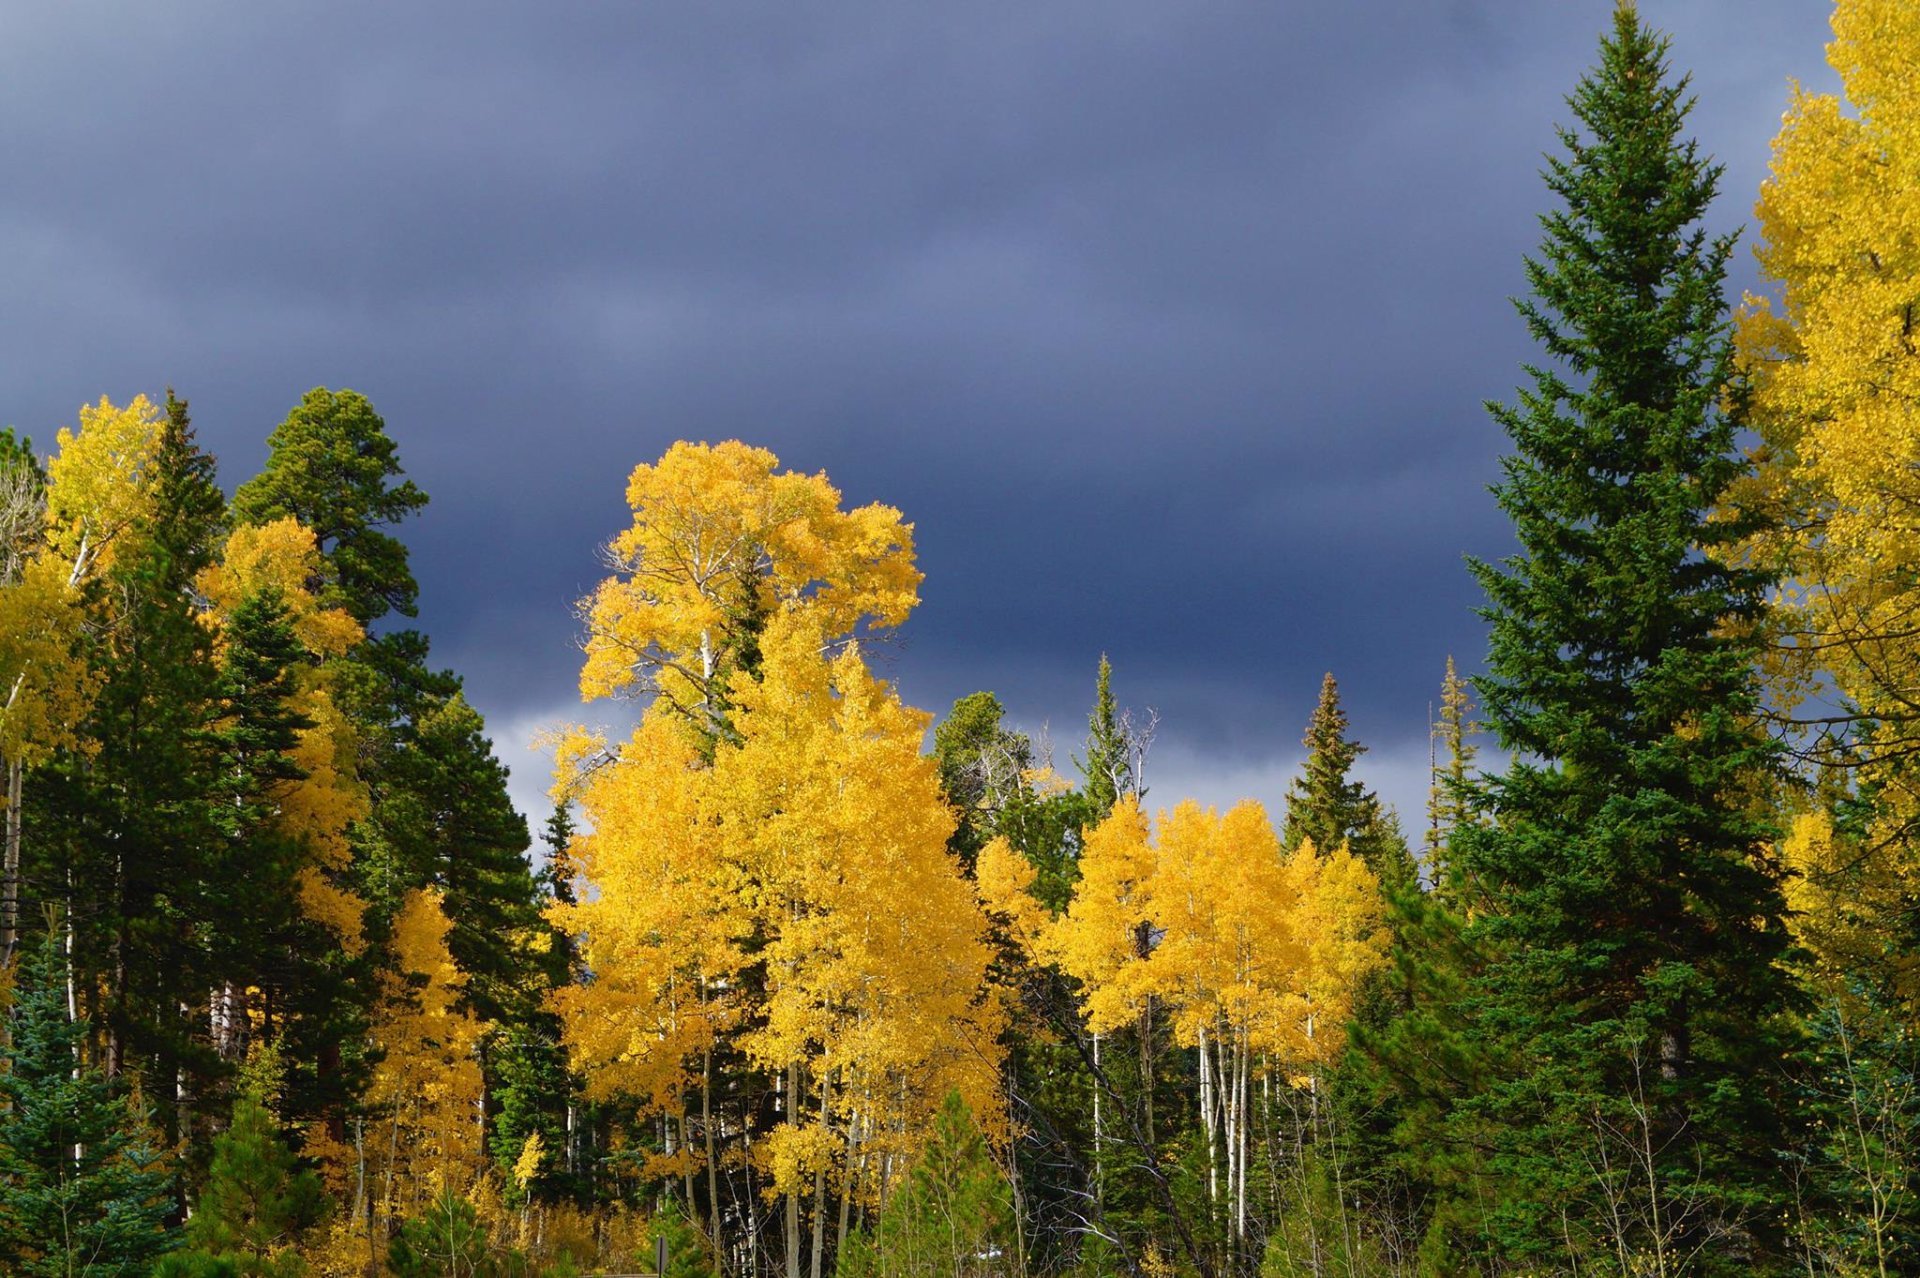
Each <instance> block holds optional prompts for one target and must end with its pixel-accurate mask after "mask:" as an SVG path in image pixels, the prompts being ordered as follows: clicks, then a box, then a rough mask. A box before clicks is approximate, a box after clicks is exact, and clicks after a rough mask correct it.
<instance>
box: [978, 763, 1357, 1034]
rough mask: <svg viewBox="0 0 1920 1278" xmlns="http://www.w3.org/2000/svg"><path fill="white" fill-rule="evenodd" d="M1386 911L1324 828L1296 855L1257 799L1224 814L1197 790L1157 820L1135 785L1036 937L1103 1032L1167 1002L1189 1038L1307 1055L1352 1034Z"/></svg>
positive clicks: (1095, 835) (1095, 833) (1090, 844)
mask: <svg viewBox="0 0 1920 1278" xmlns="http://www.w3.org/2000/svg"><path fill="white" fill-rule="evenodd" d="M1156 834H1157V837H1156ZM996 873H998V872H996ZM995 908H996V910H997V912H999V913H1001V914H1002V915H1003V916H1004V915H1006V914H1008V912H1009V907H1008V906H1007V905H1005V904H1001V905H998V906H996V907H995ZM1383 913H1384V908H1383V904H1382V900H1381V897H1380V892H1379V884H1378V883H1377V882H1376V880H1375V879H1374V876H1373V874H1372V872H1371V871H1370V870H1368V869H1367V867H1366V864H1365V862H1364V861H1362V860H1361V859H1360V858H1359V857H1356V856H1354V855H1353V854H1352V853H1351V852H1349V851H1348V850H1347V849H1346V848H1345V847H1344V846H1343V847H1340V848H1336V849H1334V850H1333V851H1331V852H1329V853H1324V854H1323V853H1321V852H1319V851H1318V850H1317V849H1315V848H1314V846H1313V844H1312V842H1311V841H1306V842H1303V843H1302V844H1301V845H1300V847H1298V848H1297V849H1295V850H1294V851H1293V852H1291V853H1284V852H1282V850H1281V848H1280V841H1279V839H1278V837H1277V836H1276V835H1275V833H1274V830H1273V826H1272V823H1271V822H1269V821H1268V819H1267V815H1266V812H1265V811H1264V810H1263V809H1262V808H1261V807H1260V805H1259V804H1257V803H1252V802H1245V803H1241V804H1238V805H1236V806H1235V807H1234V808H1232V809H1230V810H1229V811H1228V812H1227V813H1226V814H1225V815H1224V816H1223V815H1221V814H1219V813H1218V812H1216V811H1215V810H1214V809H1212V808H1205V809H1203V808H1201V807H1200V806H1199V805H1198V804H1195V803H1192V802H1185V803H1182V804H1180V805H1179V806H1178V807H1176V808H1175V809H1174V810H1173V811H1172V812H1171V813H1166V812H1163V813H1161V814H1160V817H1159V821H1158V830H1157V832H1156V831H1155V830H1154V829H1152V828H1151V827H1150V826H1149V823H1148V821H1147V819H1146V817H1145V815H1144V814H1143V813H1142V812H1141V810H1140V807H1139V804H1138V801H1137V800H1134V799H1131V798H1127V799H1123V800H1122V801H1121V802H1120V803H1119V804H1118V805H1116V806H1115V808H1114V810H1113V812H1112V813H1111V814H1110V815H1109V816H1108V817H1107V819H1106V820H1105V821H1103V822H1102V823H1101V824H1100V825H1098V826H1096V827H1095V828H1094V829H1092V830H1090V831H1089V832H1088V834H1087V839H1086V847H1085V850H1084V852H1083V853H1082V857H1081V880H1080V882H1079V884H1078V885H1077V886H1076V888H1075V890H1074V896H1073V900H1072V902H1071V904H1070V905H1069V906H1068V908H1067V911H1066V913H1065V914H1064V915H1063V916H1062V917H1061V918H1060V919H1059V920H1057V921H1056V922H1054V923H1052V924H1051V925H1050V926H1047V927H1045V928H1043V929H1042V930H1041V932H1040V936H1039V939H1038V943H1037V945H1036V947H1035V950H1036V956H1037V957H1039V958H1041V959H1043V960H1046V961H1050V962H1052V963H1055V964H1056V965H1058V966H1059V968H1060V969H1061V970H1062V971H1063V972H1065V973H1067V974H1068V975H1070V976H1072V977H1074V978H1075V979H1077V980H1078V981H1080V982H1081V984H1082V986H1083V987H1084V993H1083V998H1084V1001H1085V1004H1086V1010H1087V1023H1088V1027H1089V1028H1090V1029H1092V1030H1093V1031H1095V1032H1096V1033H1108V1032H1112V1031H1114V1030H1116V1029H1119V1028H1120V1027H1122V1026H1124V1025H1127V1024H1129V1023H1131V1022H1132V1021H1134V1020H1135V1019H1136V1018H1137V1017H1139V1016H1140V1015H1141V1014H1142V1013H1143V1012H1144V1011H1145V1010H1146V1009H1147V1007H1148V1005H1149V1000H1153V1002H1154V1003H1156V1004H1157V1005H1159V1006H1161V1007H1165V1008H1168V1009H1170V1011H1171V1015H1172V1022H1173V1031H1174V1037H1175V1040H1176V1041H1177V1042H1179V1043H1181V1044H1183V1045H1186V1046H1199V1045H1203V1044H1204V1043H1206V1042H1207V1041H1209V1040H1211V1041H1213V1042H1222V1041H1237V1042H1240V1043H1243V1044H1244V1045H1245V1046H1246V1047H1247V1048H1248V1049H1249V1050H1250V1051H1252V1052H1254V1053H1256V1054H1259V1055H1262V1056H1266V1057H1268V1058H1270V1059H1273V1060H1276V1061H1278V1062H1281V1063H1283V1064H1284V1065H1286V1066H1287V1067H1289V1068H1305V1067H1311V1066H1315V1065H1320V1064H1324V1063H1325V1062H1327V1061H1329V1060H1331V1059H1332V1058H1333V1057H1334V1056H1335V1055H1337V1054H1338V1053H1339V1051H1340V1050H1341V1048H1342V1047H1343V1046H1344V1044H1345V1037H1344V1033H1345V1031H1344V1026H1345V1024H1346V1021H1347V1019H1348V1015H1349V1013H1350V1012H1351V1010H1352V1005H1353V998H1354V995H1355V993H1356V992H1357V990H1358V989H1359V988H1360V985H1361V983H1362V982H1363V981H1364V980H1365V978H1366V977H1367V975H1368V974H1369V973H1371V972H1373V971H1375V970H1376V969H1378V968H1379V967H1380V966H1381V965H1382V964H1383V963H1384V961H1385V944H1386V937H1385V934H1384V932H1383V930H1382V928H1381V922H1382V918H1383Z"/></svg>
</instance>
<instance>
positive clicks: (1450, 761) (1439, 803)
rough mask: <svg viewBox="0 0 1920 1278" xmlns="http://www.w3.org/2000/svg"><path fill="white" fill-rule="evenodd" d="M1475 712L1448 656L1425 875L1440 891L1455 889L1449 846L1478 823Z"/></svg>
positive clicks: (1429, 797) (1431, 779)
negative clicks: (1475, 809) (1455, 835)
mask: <svg viewBox="0 0 1920 1278" xmlns="http://www.w3.org/2000/svg"><path fill="white" fill-rule="evenodd" d="M1475 709H1476V707H1475V706H1474V704H1473V690H1472V688H1471V686H1470V685H1469V684H1468V683H1467V681H1466V680H1465V679H1462V678H1461V677H1460V675H1459V672H1458V671H1456V670H1455V669H1454V668H1453V658H1452V657H1448V658H1447V673H1446V677H1445V678H1444V679H1442V680H1441V682H1440V716H1439V719H1438V721H1437V722H1435V723H1434V725H1433V738H1432V742H1431V745H1432V747H1433V752H1434V757H1433V760H1432V766H1431V769H1430V771H1431V774H1432V775H1431V776H1430V777H1429V778H1428V789H1427V845H1426V849H1425V858H1426V867H1425V872H1426V878H1427V884H1428V886H1429V887H1431V888H1432V889H1433V890H1434V891H1436V892H1448V891H1451V890H1452V889H1451V885H1450V884H1449V882H1448V880H1449V878H1450V877H1451V858H1450V857H1449V856H1448V853H1447V847H1448V844H1449V843H1450V842H1451V841H1452V839H1453V832H1454V831H1455V830H1457V829H1459V828H1460V827H1461V826H1463V825H1470V824H1472V823H1473V821H1474V820H1475V819H1476V818H1475V816H1474V812H1473V806H1472V800H1471V787H1470V785H1469V782H1471V780H1472V779H1473V760H1474V756H1475V755H1476V754H1477V753H1478V747H1477V746H1476V745H1475V744H1474V741H1473V734H1474V733H1475V732H1476V731H1477V730H1478V729H1479V725H1478V724H1477V723H1475V722H1474V719H1473V716H1474V711H1475ZM1443 752H1444V753H1443Z"/></svg>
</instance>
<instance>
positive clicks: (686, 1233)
mask: <svg viewBox="0 0 1920 1278" xmlns="http://www.w3.org/2000/svg"><path fill="white" fill-rule="evenodd" d="M662 1239H665V1240H666V1244H667V1270H666V1273H665V1274H662V1275H659V1278H719V1273H720V1271H719V1269H718V1268H717V1267H716V1266H715V1265H714V1263H713V1251H712V1248H710V1247H709V1246H708V1245H707V1240H706V1237H705V1236H704V1235H702V1234H701V1232H700V1231H699V1230H698V1229H696V1228H695V1227H694V1225H693V1222H691V1221H689V1220H688V1219H687V1215H686V1212H685V1211H683V1210H682V1209H681V1207H680V1202H679V1200H678V1199H676V1198H674V1197H672V1196H671V1195H669V1196H668V1198H667V1200H666V1202H665V1203H664V1204H662V1206H661V1208H660V1210H659V1211H657V1212H655V1213H654V1214H653V1218H652V1219H651V1220H649V1221H648V1222H647V1242H648V1243H649V1244H650V1246H649V1247H648V1249H647V1253H646V1254H645V1255H644V1256H636V1257H635V1258H634V1268H636V1269H644V1270H646V1271H648V1272H650V1273H651V1272H652V1271H653V1262H654V1248H656V1247H658V1246H659V1244H660V1241H661V1240H662Z"/></svg>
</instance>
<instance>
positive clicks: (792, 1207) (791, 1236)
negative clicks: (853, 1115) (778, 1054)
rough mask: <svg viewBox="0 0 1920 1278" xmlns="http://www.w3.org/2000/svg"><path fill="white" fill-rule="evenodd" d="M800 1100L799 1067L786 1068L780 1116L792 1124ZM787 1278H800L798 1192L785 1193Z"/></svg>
mask: <svg viewBox="0 0 1920 1278" xmlns="http://www.w3.org/2000/svg"><path fill="white" fill-rule="evenodd" d="M799 1100H800V1066H799V1064H798V1063H795V1064H792V1065H789V1066H787V1090H786V1094H785V1095H784V1096H783V1097H782V1098H781V1105H780V1115H781V1117H782V1118H784V1119H786V1121H787V1122H789V1123H792V1122H793V1120H794V1117H795V1110H797V1109H798V1108H799V1104H798V1102H799ZM786 1223H787V1229H786V1243H787V1278H800V1190H799V1188H798V1186H796V1187H794V1188H792V1189H789V1190H788V1191H787V1222H786Z"/></svg>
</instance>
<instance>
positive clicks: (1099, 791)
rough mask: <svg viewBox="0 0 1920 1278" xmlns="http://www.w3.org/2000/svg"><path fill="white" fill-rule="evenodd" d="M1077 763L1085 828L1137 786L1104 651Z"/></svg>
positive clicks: (1110, 665) (1130, 748)
mask: <svg viewBox="0 0 1920 1278" xmlns="http://www.w3.org/2000/svg"><path fill="white" fill-rule="evenodd" d="M1078 762H1079V765H1080V775H1081V776H1082V777H1083V778H1085V781H1086V784H1085V785H1084V786H1082V787H1081V791H1080V792H1081V794H1083V795H1084V796H1085V797H1086V801H1087V807H1088V816H1087V823H1088V824H1089V825H1092V824H1096V823H1098V822H1099V821H1100V820H1101V819H1102V818H1104V817H1105V816H1106V815H1107V813H1109V812H1111V811H1113V805H1114V804H1116V803H1118V802H1119V801H1120V796H1121V795H1123V794H1133V793H1135V792H1136V787H1137V786H1138V785H1139V784H1140V779H1139V778H1138V777H1136V776H1135V775H1134V766H1135V764H1134V743H1133V741H1132V740H1131V739H1130V734H1129V733H1128V731H1127V724H1126V722H1125V720H1124V718H1123V717H1122V715H1121V713H1120V706H1119V703H1118V702H1117V701H1115V700H1114V696H1113V663H1112V662H1110V661H1108V660H1107V654H1106V653H1104V652H1103V653H1101V654H1100V673H1099V675H1098V677H1097V679H1096V681H1095V683H1094V693H1093V712H1092V713H1091V714H1089V715H1088V716H1087V757H1086V758H1085V759H1082V760H1079V761H1078ZM1141 793H1144V791H1142V792H1141Z"/></svg>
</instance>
